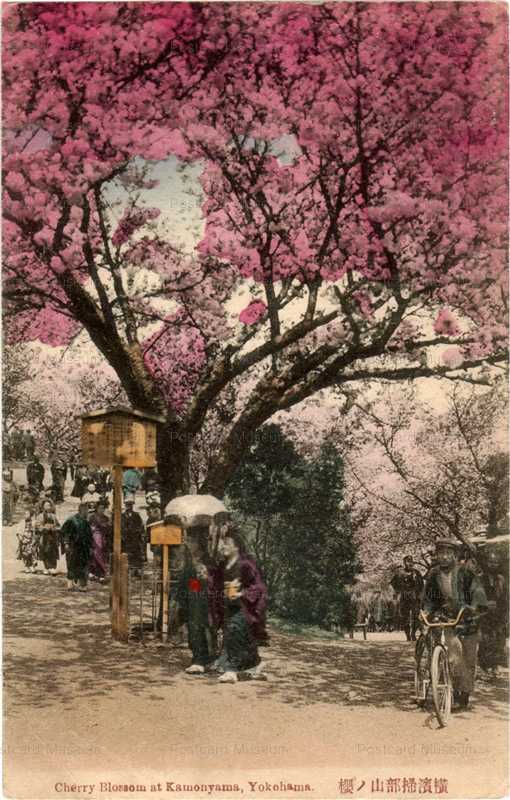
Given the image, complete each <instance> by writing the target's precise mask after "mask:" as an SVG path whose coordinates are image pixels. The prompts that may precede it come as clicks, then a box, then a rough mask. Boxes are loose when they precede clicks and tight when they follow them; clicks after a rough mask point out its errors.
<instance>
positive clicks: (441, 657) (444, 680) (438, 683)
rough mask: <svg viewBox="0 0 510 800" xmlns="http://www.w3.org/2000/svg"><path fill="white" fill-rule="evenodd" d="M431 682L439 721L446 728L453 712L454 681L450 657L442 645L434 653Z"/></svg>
mask: <svg viewBox="0 0 510 800" xmlns="http://www.w3.org/2000/svg"><path fill="white" fill-rule="evenodd" d="M430 681H431V685H432V700H433V701H434V709H435V712H436V717H437V721H438V722H439V724H440V726H441V727H442V728H444V727H445V726H446V725H447V724H448V720H449V718H450V712H451V710H452V680H451V677H450V668H449V666H448V656H447V653H446V650H445V649H444V647H442V646H441V645H436V647H435V648H434V651H433V653H432V662H431V665H430Z"/></svg>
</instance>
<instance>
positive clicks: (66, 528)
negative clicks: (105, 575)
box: [62, 503, 92, 592]
mask: <svg viewBox="0 0 510 800" xmlns="http://www.w3.org/2000/svg"><path fill="white" fill-rule="evenodd" d="M62 542H63V546H64V552H65V554H66V561H67V588H68V589H70V590H72V589H79V591H80V592H86V591H87V576H88V574H89V563H90V554H91V550H92V531H91V530H90V524H89V521H88V506H87V504H86V503H80V506H79V508H78V513H77V514H73V516H71V517H69V518H68V519H66V521H65V522H64V524H63V525H62Z"/></svg>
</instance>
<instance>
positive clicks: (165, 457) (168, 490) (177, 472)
mask: <svg viewBox="0 0 510 800" xmlns="http://www.w3.org/2000/svg"><path fill="white" fill-rule="evenodd" d="M189 449H190V442H189V439H188V437H187V435H186V433H185V432H184V431H182V430H180V429H178V428H177V427H176V426H174V425H171V424H169V423H167V424H165V425H162V426H161V427H160V428H159V430H158V440H157V461H158V473H159V477H160V480H161V504H162V507H163V508H165V506H166V505H167V503H168V502H169V501H170V500H172V499H173V498H174V497H176V496H177V495H181V494H189V486H190V484H189Z"/></svg>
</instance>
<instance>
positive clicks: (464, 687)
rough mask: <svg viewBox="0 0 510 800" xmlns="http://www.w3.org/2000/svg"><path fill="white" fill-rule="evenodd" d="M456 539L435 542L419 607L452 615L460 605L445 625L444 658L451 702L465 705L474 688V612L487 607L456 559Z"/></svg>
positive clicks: (476, 581) (467, 571) (470, 574)
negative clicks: (452, 624)
mask: <svg viewBox="0 0 510 800" xmlns="http://www.w3.org/2000/svg"><path fill="white" fill-rule="evenodd" d="M457 548H458V545H457V542H455V541H454V540H450V539H439V540H438V541H437V542H436V555H437V566H436V567H433V568H432V569H431V570H430V572H429V574H428V576H427V579H426V581H425V589H424V593H423V610H424V611H425V613H426V614H427V615H439V616H440V617H446V618H447V619H454V618H455V617H456V616H457V614H458V613H459V611H460V609H461V608H464V609H465V611H464V615H463V617H462V619H461V621H460V624H459V625H457V626H456V627H455V628H446V630H445V637H446V643H447V645H448V661H449V664H450V669H451V673H452V680H453V690H454V692H453V697H454V702H455V703H456V704H457V705H458V707H459V708H467V707H468V704H469V696H470V694H471V692H472V691H473V689H474V685H475V674H476V656H477V652H478V642H479V639H480V634H479V630H478V626H479V620H478V618H477V615H479V613H480V612H483V611H485V610H486V609H487V598H486V596H485V592H484V590H483V586H482V584H481V583H480V581H479V579H478V577H477V576H476V575H475V574H474V573H473V572H472V571H471V570H470V569H467V567H464V566H462V565H461V564H459V563H458V561H457Z"/></svg>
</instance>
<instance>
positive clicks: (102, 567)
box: [89, 511, 112, 579]
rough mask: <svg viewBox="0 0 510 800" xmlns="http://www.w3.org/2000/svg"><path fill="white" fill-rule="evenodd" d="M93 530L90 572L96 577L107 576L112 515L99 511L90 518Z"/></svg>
mask: <svg viewBox="0 0 510 800" xmlns="http://www.w3.org/2000/svg"><path fill="white" fill-rule="evenodd" d="M89 523H90V529H91V531H92V554H91V559H90V564H89V573H90V574H91V575H93V576H94V577H95V578H99V579H102V578H105V577H106V574H107V572H108V562H109V558H110V553H109V543H110V539H111V528H112V524H111V521H110V517H108V516H107V515H106V514H102V513H98V512H97V511H96V512H95V514H92V516H91V517H90V519H89Z"/></svg>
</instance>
